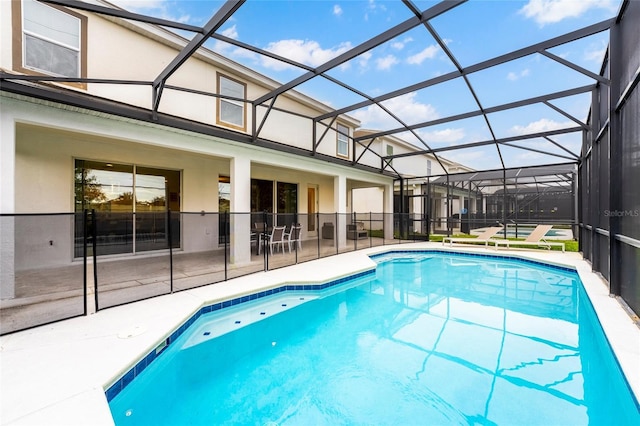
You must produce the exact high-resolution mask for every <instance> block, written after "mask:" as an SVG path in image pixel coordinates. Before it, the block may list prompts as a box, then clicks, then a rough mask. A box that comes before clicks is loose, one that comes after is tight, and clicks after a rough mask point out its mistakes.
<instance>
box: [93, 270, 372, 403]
mask: <svg viewBox="0 0 640 426" xmlns="http://www.w3.org/2000/svg"><path fill="white" fill-rule="evenodd" d="M375 273H376V270H375V268H373V269H369V270H366V271H363V272H358V273H357V274H354V275H349V276H346V277H342V278H338V279H336V280H333V281H329V282H326V283H323V284H289V285H283V286H280V287H277V288H273V289H270V290H265V291H261V292H258V293H253V294H250V295H247V296H242V297H236V298H235V299H230V300H225V301H222V302H218V303H213V304H211V305H208V306H203V307H202V308H200V309H199V310H198V311H197V312H196V313H195V314H193V315H192V316H191V317H190V318H189V319H188V320H187V321H186V322H185V323H183V324H182V325H181V326H180V327H178V328H177V329H176V330H174V331H173V332H172V333H171V334H170V335H169V337H167V338H166V339H165V340H164V342H161V343H160V344H159V345H158V346H156V348H154V349H153V350H151V352H149V353H148V354H147V355H146V356H145V357H144V358H142V360H140V361H139V362H138V363H137V364H136V365H135V366H134V367H132V368H131V369H130V370H129V371H127V372H126V373H125V374H123V375H122V377H120V379H118V380H117V381H116V382H115V383H114V384H113V385H111V386H109V388H108V389H107V390H106V391H105V395H106V396H107V401H108V402H111V400H113V398H115V397H116V396H117V395H118V394H119V393H120V392H121V391H122V390H123V389H124V388H125V387H126V386H127V385H128V384H129V383H131V382H132V381H133V379H135V378H136V376H138V375H139V374H140V373H142V372H143V371H144V369H145V368H147V367H148V366H149V365H150V364H151V363H152V362H153V360H155V359H156V358H157V357H158V356H160V354H162V352H164V350H165V349H166V348H168V347H169V345H170V344H171V343H173V342H175V341H176V340H177V339H178V337H180V335H181V334H182V333H184V332H185V331H186V330H187V328H189V327H190V326H191V325H192V324H193V323H194V322H196V320H197V319H198V318H200V316H202V315H203V314H208V313H210V312H215V311H218V310H220V309H224V308H228V307H231V306H236V305H239V304H241V303H245V302H249V301H251V300H256V299H260V298H262V297H266V296H271V295H272V294H278V293H282V292H285V291H300V290H303V291H309V290H315V291H318V290H324V289H326V288H329V287H333V286H336V285H338V284H343V283H345V282H347V281H350V280H352V279H356V278H360V277H365V276H367V275H375Z"/></svg>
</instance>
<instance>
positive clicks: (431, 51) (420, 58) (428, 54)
mask: <svg viewBox="0 0 640 426" xmlns="http://www.w3.org/2000/svg"><path fill="white" fill-rule="evenodd" d="M439 51H440V47H439V46H438V45H437V44H432V45H431V46H427V47H426V48H425V49H424V50H423V51H422V52H419V53H416V54H415V55H412V56H409V57H408V58H407V63H409V64H411V65H420V64H421V63H422V62H424V60H425V59H433V58H434V57H435V56H436V54H437V53H438V52H439Z"/></svg>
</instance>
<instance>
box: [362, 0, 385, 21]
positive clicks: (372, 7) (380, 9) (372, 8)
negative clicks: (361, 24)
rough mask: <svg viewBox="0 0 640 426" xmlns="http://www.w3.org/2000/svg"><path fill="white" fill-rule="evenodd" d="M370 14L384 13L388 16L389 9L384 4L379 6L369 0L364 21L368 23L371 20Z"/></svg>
mask: <svg viewBox="0 0 640 426" xmlns="http://www.w3.org/2000/svg"><path fill="white" fill-rule="evenodd" d="M369 13H373V14H376V13H383V14H386V13H387V7H386V6H385V5H384V4H378V3H376V1H375V0H369V3H368V4H367V9H366V12H365V14H364V20H365V21H368V20H369Z"/></svg>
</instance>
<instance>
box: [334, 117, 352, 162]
mask: <svg viewBox="0 0 640 426" xmlns="http://www.w3.org/2000/svg"><path fill="white" fill-rule="evenodd" d="M336 151H337V154H338V156H340V157H349V128H348V127H347V126H343V125H342V124H338V145H337V149H336Z"/></svg>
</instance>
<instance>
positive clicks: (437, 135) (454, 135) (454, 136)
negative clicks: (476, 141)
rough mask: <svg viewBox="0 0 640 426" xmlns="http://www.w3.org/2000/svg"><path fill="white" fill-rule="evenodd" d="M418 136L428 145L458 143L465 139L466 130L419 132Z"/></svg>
mask: <svg viewBox="0 0 640 426" xmlns="http://www.w3.org/2000/svg"><path fill="white" fill-rule="evenodd" d="M418 134H419V135H420V137H422V139H423V140H424V141H425V142H426V143H430V142H446V143H453V142H458V141H460V140H462V139H464V137H465V132H464V129H442V130H435V131H432V132H429V131H422V130H419V131H418Z"/></svg>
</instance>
